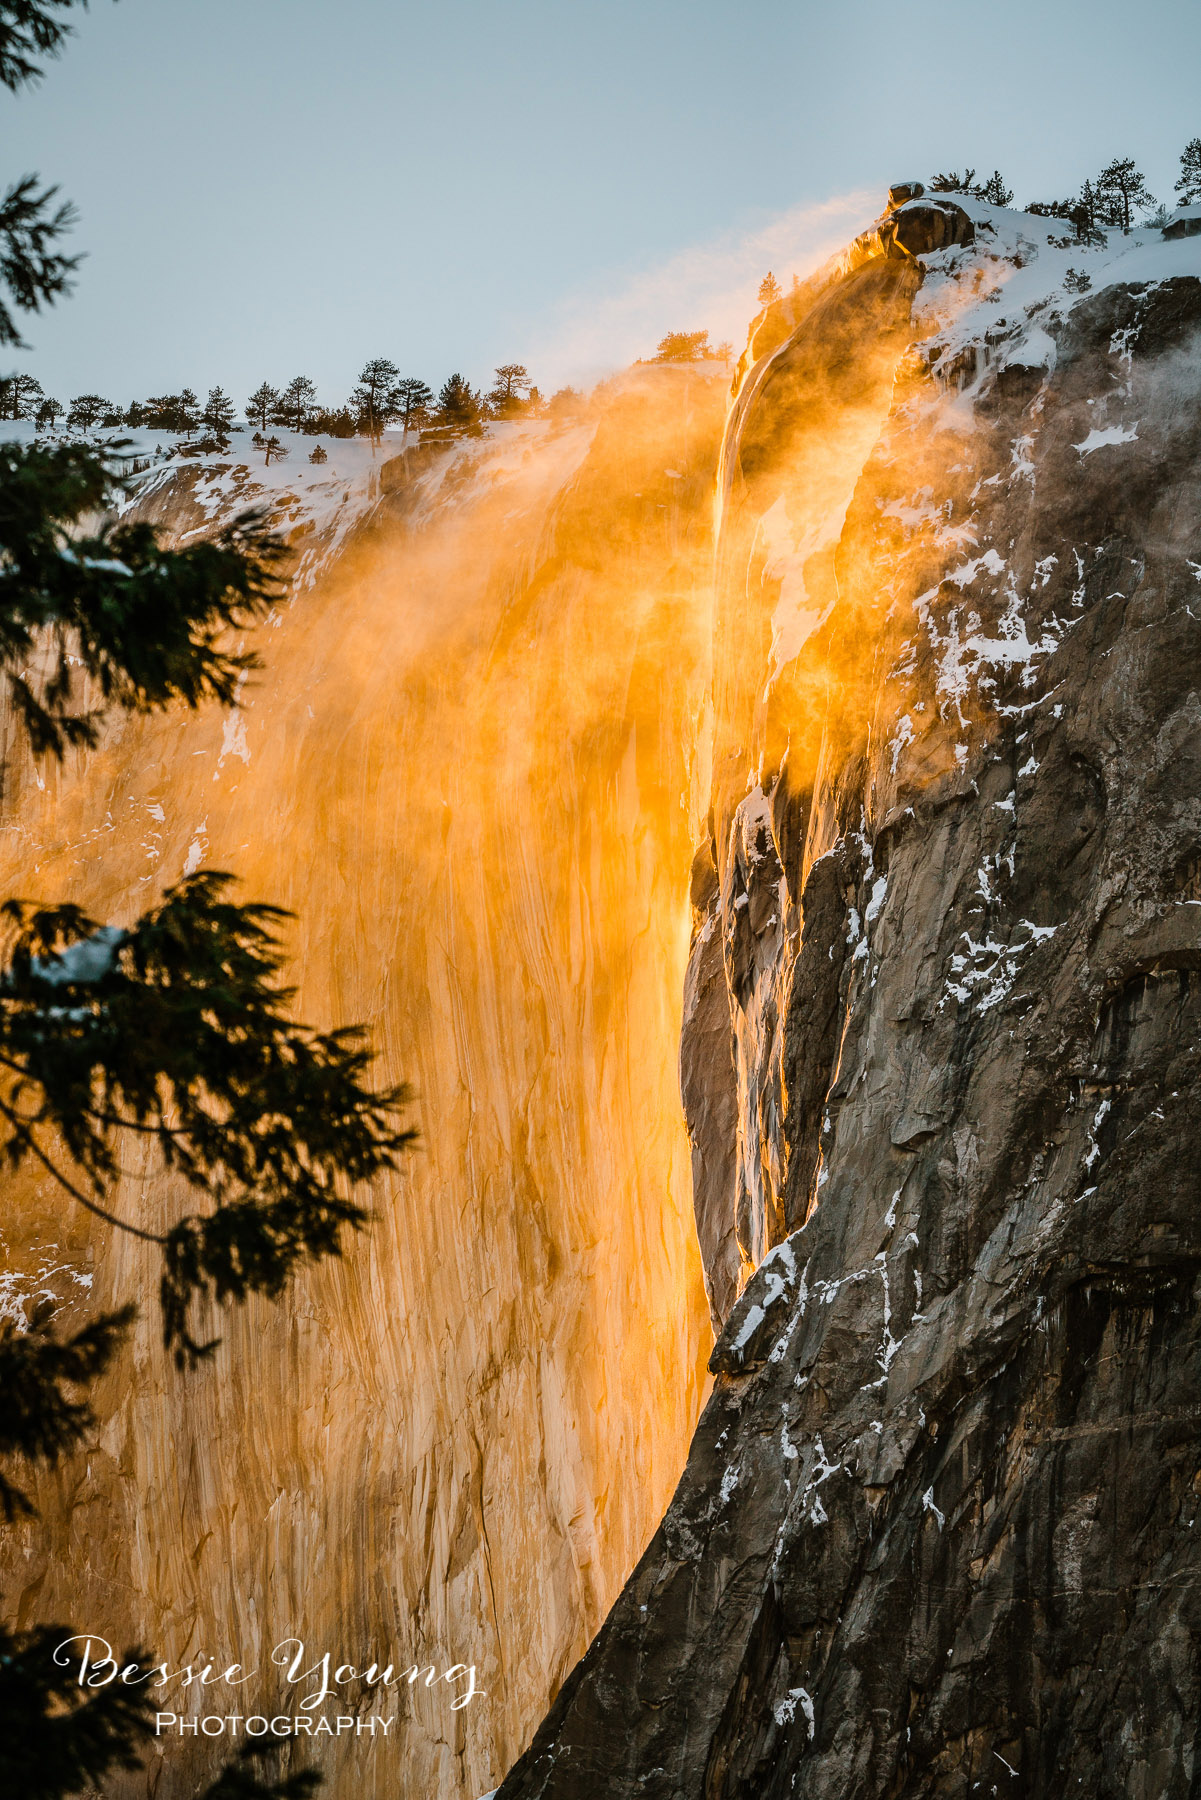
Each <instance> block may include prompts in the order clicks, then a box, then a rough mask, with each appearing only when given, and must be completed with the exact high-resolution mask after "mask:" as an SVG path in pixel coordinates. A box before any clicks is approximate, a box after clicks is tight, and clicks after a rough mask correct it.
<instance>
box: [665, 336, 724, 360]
mask: <svg viewBox="0 0 1201 1800" xmlns="http://www.w3.org/2000/svg"><path fill="white" fill-rule="evenodd" d="M712 354H713V351H712V349H711V348H710V345H709V333H708V332H707V331H669V332H668V333H667V335H666V336H665V337H662V338H660V339H659V347H658V349H657V350H656V351H655V354H654V356H652V358H651V361H652V362H702V361H703V360H704V358H705V357H707V356H712Z"/></svg>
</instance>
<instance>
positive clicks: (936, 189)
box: [926, 168, 976, 194]
mask: <svg viewBox="0 0 1201 1800" xmlns="http://www.w3.org/2000/svg"><path fill="white" fill-rule="evenodd" d="M975 179H976V171H975V169H966V168H965V169H964V171H963V174H962V175H961V174H960V173H959V171H958V170H957V169H951V170H949V171H948V172H947V173H946V174H945V175H931V177H930V179H929V181H928V182H927V183H926V186H927V187H928V188H929V190H930V192H931V193H932V194H970V193H971V192H972V191H973V189H972V183H973V181H975Z"/></svg>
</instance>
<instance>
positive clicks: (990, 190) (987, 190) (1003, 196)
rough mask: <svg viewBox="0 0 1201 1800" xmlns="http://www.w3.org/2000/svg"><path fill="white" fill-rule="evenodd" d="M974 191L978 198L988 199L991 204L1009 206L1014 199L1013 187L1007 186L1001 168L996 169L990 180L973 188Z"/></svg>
mask: <svg viewBox="0 0 1201 1800" xmlns="http://www.w3.org/2000/svg"><path fill="white" fill-rule="evenodd" d="M972 193H973V194H974V195H975V196H976V199H977V200H987V201H988V203H989V205H990V206H1008V205H1009V202H1010V201H1011V200H1012V199H1013V189H1012V188H1011V187H1006V185H1005V178H1004V176H1003V175H1002V174H1001V171H1000V169H994V170H993V172H992V174H991V175H990V176H989V178H988V180H987V181H985V182H982V183H981V185H980V186H979V187H975V188H973V189H972Z"/></svg>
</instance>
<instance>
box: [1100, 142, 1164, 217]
mask: <svg viewBox="0 0 1201 1800" xmlns="http://www.w3.org/2000/svg"><path fill="white" fill-rule="evenodd" d="M1094 191H1095V194H1096V216H1097V221H1098V222H1099V223H1100V224H1102V225H1117V226H1120V227H1121V229H1122V230H1123V231H1129V230H1130V226H1131V223H1132V222H1133V218H1134V212H1135V209H1136V208H1139V207H1143V208H1146V209H1147V210H1148V211H1150V209H1151V208H1152V207H1153V206H1154V205H1155V196H1154V194H1153V193H1152V192H1151V190H1150V189H1149V188H1148V186H1147V182H1146V178H1145V177H1144V176H1143V174H1142V173H1141V171H1140V170H1138V169H1137V168H1136V167H1135V165H1134V159H1133V157H1129V156H1125V157H1121V156H1118V157H1115V158H1114V160H1113V161H1112V162H1111V163H1109V164H1107V165H1106V167H1105V168H1104V169H1102V171H1101V173H1100V174H1099V175H1098V176H1097V179H1096V183H1095V185H1094Z"/></svg>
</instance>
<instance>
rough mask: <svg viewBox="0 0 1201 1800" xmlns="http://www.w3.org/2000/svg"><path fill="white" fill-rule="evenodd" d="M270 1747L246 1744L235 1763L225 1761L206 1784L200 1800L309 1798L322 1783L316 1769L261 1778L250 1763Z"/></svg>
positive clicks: (289, 1799)
mask: <svg viewBox="0 0 1201 1800" xmlns="http://www.w3.org/2000/svg"><path fill="white" fill-rule="evenodd" d="M270 1754H271V1752H270V1750H268V1749H265V1748H263V1747H261V1746H259V1745H257V1744H248V1745H247V1747H246V1749H245V1750H243V1752H242V1754H241V1756H240V1757H239V1758H238V1761H237V1762H234V1763H227V1764H226V1766H225V1768H224V1769H222V1771H221V1773H220V1775H218V1777H217V1779H216V1781H214V1782H213V1784H212V1786H211V1787H206V1788H205V1790H204V1792H203V1794H201V1795H200V1800H308V1797H309V1795H310V1794H315V1793H316V1792H317V1789H318V1788H319V1787H320V1786H321V1785H322V1780H323V1777H322V1776H320V1775H319V1774H318V1773H317V1772H316V1770H315V1769H303V1770H300V1771H298V1772H297V1773H296V1774H295V1775H286V1776H284V1777H283V1779H282V1780H279V1781H269V1780H260V1778H259V1777H258V1776H257V1775H256V1774H255V1772H254V1770H253V1768H252V1767H251V1766H250V1764H251V1763H252V1762H253V1761H255V1760H257V1759H258V1758H260V1757H262V1756H269V1755H270Z"/></svg>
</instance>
